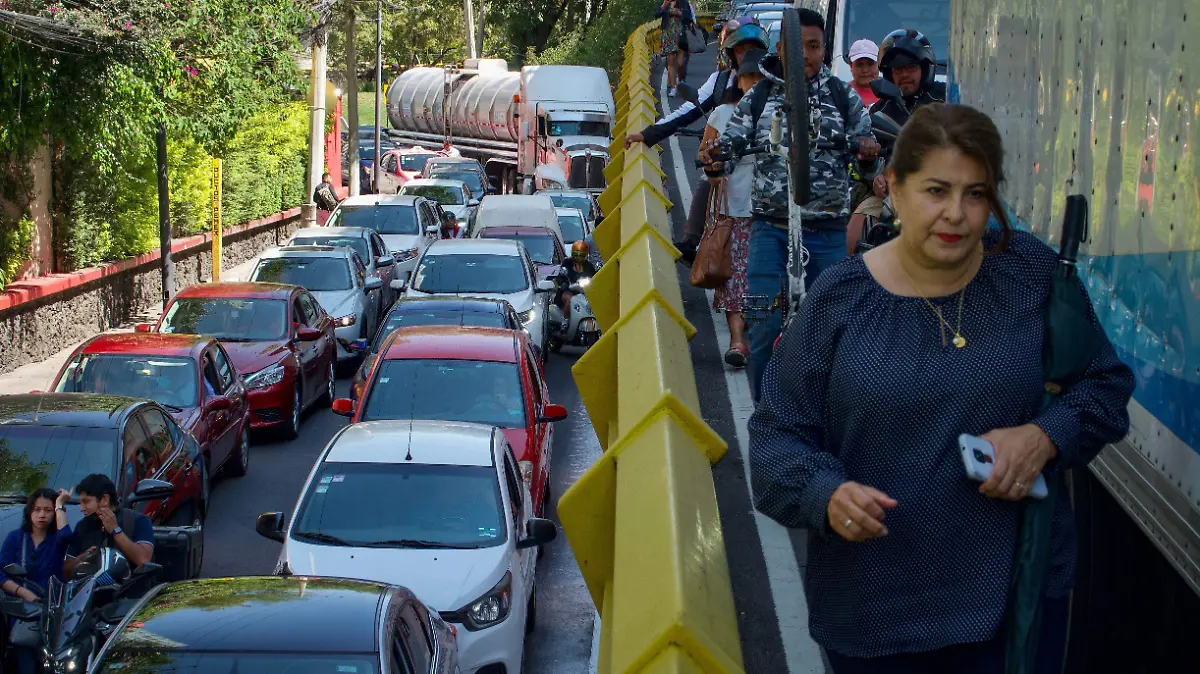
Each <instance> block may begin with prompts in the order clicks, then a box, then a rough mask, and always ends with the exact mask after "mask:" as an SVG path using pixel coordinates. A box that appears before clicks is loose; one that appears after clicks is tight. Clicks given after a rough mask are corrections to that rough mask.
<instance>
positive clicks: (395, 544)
mask: <svg viewBox="0 0 1200 674" xmlns="http://www.w3.org/2000/svg"><path fill="white" fill-rule="evenodd" d="M362 547H364V548H444V549H450V550H471V549H474V548H476V547H478V546H475V545H465V544H462V543H445V542H442V541H422V540H418V539H415V538H398V539H396V540H391V541H371V542H370V543H363V544H362Z"/></svg>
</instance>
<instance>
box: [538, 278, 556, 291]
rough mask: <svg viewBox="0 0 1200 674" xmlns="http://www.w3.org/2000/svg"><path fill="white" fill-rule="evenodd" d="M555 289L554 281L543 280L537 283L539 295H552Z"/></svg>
mask: <svg viewBox="0 0 1200 674" xmlns="http://www.w3.org/2000/svg"><path fill="white" fill-rule="evenodd" d="M555 287H556V286H555V285H554V281H546V280H541V281H538V282H537V291H538V292H539V293H552V292H554V289H555Z"/></svg>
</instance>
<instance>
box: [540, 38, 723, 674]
mask: <svg viewBox="0 0 1200 674" xmlns="http://www.w3.org/2000/svg"><path fill="white" fill-rule="evenodd" d="M657 34H658V23H657V22H651V23H647V24H644V25H642V26H640V27H639V28H638V29H637V30H635V31H634V32H633V33H632V34H631V35H630V36H629V40H628V41H627V42H626V52H625V62H624V64H622V68H621V78H620V81H619V82H618V83H617V86H616V90H615V91H614V98H615V100H616V101H617V106H618V119H617V122H616V124H615V125H614V128H613V132H614V136H615V140H614V142H613V144H612V146H611V147H610V151H611V153H612V154H611V156H612V157H613V161H612V163H611V164H610V166H609V167H608V169H607V170H605V177H606V178H607V180H608V187H607V189H605V191H604V193H603V194H601V195H600V198H599V201H600V206H601V208H602V209H603V210H604V213H605V218H604V222H603V223H602V224H601V225H600V227H599V228H598V229H597V230H596V233H595V240H596V244H597V245H598V246H599V248H600V252H601V253H602V254H603V255H604V257H605V259H606V260H608V263H607V264H605V265H604V267H603V268H602V269H601V270H600V271H599V272H598V273H597V274H596V276H595V278H593V279H592V285H591V286H590V288H589V289H588V298H589V299H590V300H591V304H592V311H593V312H594V313H595V316H596V320H597V321H598V322H599V323H600V327H601V331H602V334H603V336H602V337H601V339H600V341H599V342H597V343H596V344H595V345H593V346H592V348H591V349H589V350H588V352H587V353H585V354H584V355H583V356H582V357H581V358H580V359H579V361H578V362H577V363H576V364H575V367H574V368H573V370H572V372H573V374H574V376H575V380H576V382H577V383H578V384H579V391H580V395H581V397H582V398H583V403H584V406H585V407H586V408H587V412H588V416H589V417H590V418H591V421H592V425H593V426H594V427H595V429H596V435H597V437H598V438H599V439H600V444H601V447H603V449H604V453H603V455H602V456H601V458H600V459H599V460H598V461H597V462H596V464H595V465H594V466H592V468H591V469H590V470H588V471H587V472H586V473H585V474H584V475H583V476H582V477H581V478H580V479H579V480H578V481H577V482H576V483H575V485H573V486H572V487H571V489H569V490H568V491H567V492H566V494H564V495H563V497H562V499H561V500H560V501H559V503H558V513H559V517H560V518H561V520H562V523H563V528H564V530H565V532H566V536H567V540H568V541H569V542H570V545H571V549H572V550H573V551H574V553H575V559H576V560H577V562H578V563H579V568H580V570H581V571H582V573H583V578H584V582H585V583H586V584H587V587H588V592H589V593H590V594H591V595H592V600H593V601H594V602H595V604H596V606H597V610H598V611H599V613H600V617H601V635H600V653H599V668H600V671H601V672H605V673H610V672H621V673H626V672H636V673H641V672H646V673H651V672H672V673H676V674H682V673H684V672H742V671H743V664H742V652H741V645H740V644H741V642H740V640H739V638H738V631H737V617H736V613H735V610H734V604H733V592H732V590H731V588H730V582H729V565H728V563H727V561H726V558H725V541H724V536H723V534H722V531H721V519H720V514H719V512H718V510H717V498H716V490H715V488H714V485H713V478H712V469H711V466H712V464H713V463H715V462H716V461H718V460H719V459H720V458H721V457H722V456H723V455H724V454H725V450H726V448H727V446H726V444H725V442H724V441H723V440H722V439H721V438H720V437H719V436H718V435H717V434H716V433H715V432H713V430H712V429H711V428H709V427H708V425H707V424H705V423H704V421H703V420H702V419H701V417H700V399H699V395H698V393H697V390H696V379H695V374H694V370H693V366H692V359H691V354H690V351H689V350H688V345H687V342H688V340H689V339H691V338H692V336H693V335H694V334H695V332H696V331H695V328H693V327H692V325H691V324H690V323H689V322H688V320H687V319H686V318H685V317H684V313H683V299H682V294H681V291H680V287H679V280H678V276H677V274H676V270H675V259H676V258H677V257H678V256H679V251H678V250H676V249H675V247H674V246H673V245H672V244H671V222H670V219H669V217H668V213H669V211H670V208H671V202H670V201H669V199H668V197H667V189H666V185H665V184H664V183H663V180H664V177H665V174H664V173H663V171H662V167H661V165H660V160H659V152H658V150H657V149H655V148H650V147H646V146H645V145H644V144H642V143H637V144H635V145H633V146H632V147H630V148H628V149H625V147H624V144H623V143H622V142H621V141H622V139H623V138H624V136H625V134H627V133H631V132H634V131H639V130H641V129H642V128H643V127H645V126H646V125H648V124H651V123H653V121H654V119H655V116H656V114H657V113H656V111H655V107H654V106H655V101H654V98H653V92H654V87H653V86H652V85H651V83H650V59H651V56H652V55H653V54H655V53H656V52H657V51H658V45H657V41H656V39H657ZM618 468H620V470H618Z"/></svg>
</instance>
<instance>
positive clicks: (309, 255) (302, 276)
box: [250, 246, 383, 363]
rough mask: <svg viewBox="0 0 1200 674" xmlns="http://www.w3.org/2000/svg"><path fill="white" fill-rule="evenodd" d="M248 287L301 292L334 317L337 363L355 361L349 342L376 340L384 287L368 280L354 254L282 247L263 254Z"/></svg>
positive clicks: (330, 248)
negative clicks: (275, 286)
mask: <svg viewBox="0 0 1200 674" xmlns="http://www.w3.org/2000/svg"><path fill="white" fill-rule="evenodd" d="M250 281H252V282H265V283H286V284H289V285H294V286H300V287H302V288H304V289H306V290H308V292H310V293H312V295H313V297H315V298H316V299H317V302H318V303H319V304H320V305H321V308H322V309H324V310H325V313H327V314H329V315H330V316H332V317H333V333H334V336H335V337H336V338H337V345H338V346H337V357H338V362H339V363H340V362H343V361H347V360H351V359H354V358H359V357H360V356H361V354H359V353H358V352H357V351H354V350H352V349H351V348H350V342H353V341H354V340H356V339H360V338H363V337H370V336H371V335H374V334H375V328H376V327H377V326H378V324H379V317H380V302H381V301H382V290H383V281H382V280H381V279H380V278H379V277H378V276H367V268H366V266H365V265H363V262H362V258H360V257H359V256H358V253H356V252H354V250H352V249H350V248H346V247H343V246H284V247H283V248H272V249H270V250H268V251H266V252H264V253H263V254H262V255H261V256H259V258H258V263H257V264H255V265H254V271H252V272H250Z"/></svg>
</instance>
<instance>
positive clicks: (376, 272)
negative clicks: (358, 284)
mask: <svg viewBox="0 0 1200 674" xmlns="http://www.w3.org/2000/svg"><path fill="white" fill-rule="evenodd" d="M284 245H286V246H345V247H347V248H350V249H351V250H353V251H354V252H356V253H358V256H359V257H361V258H362V261H363V264H365V265H366V267H367V276H378V277H379V280H381V281H383V302H381V304H382V305H383V308H382V310H381V317H382V312H383V311H387V308H388V307H390V306H392V302H394V301H396V291H394V290H392V288H391V287H390V285H389V284H391V282H392V279H394V278H395V277H396V258H395V256H393V255H392V252H391V251H390V250H389V249H388V247H387V244H386V243H384V242H383V239H382V238H381V237H380V236H379V235H378V234H376V233H375V232H374V231H372V230H370V229H367V228H366V227H305V228H304V229H300V230H296V233H295V234H292V238H290V239H288V241H287V243H286V244H284Z"/></svg>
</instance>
